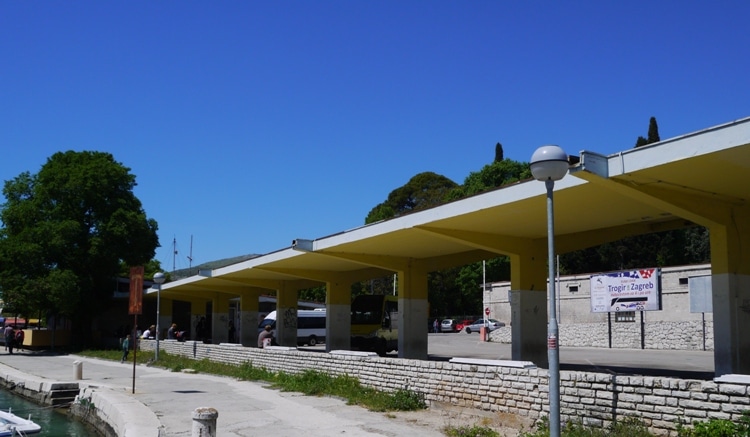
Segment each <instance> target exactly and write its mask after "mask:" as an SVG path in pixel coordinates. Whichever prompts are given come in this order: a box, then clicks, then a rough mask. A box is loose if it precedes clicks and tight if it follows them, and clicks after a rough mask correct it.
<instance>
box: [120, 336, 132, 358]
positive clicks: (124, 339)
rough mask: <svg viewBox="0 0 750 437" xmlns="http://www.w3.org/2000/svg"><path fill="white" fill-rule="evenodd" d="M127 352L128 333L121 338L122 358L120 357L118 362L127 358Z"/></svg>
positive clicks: (128, 350)
mask: <svg viewBox="0 0 750 437" xmlns="http://www.w3.org/2000/svg"><path fill="white" fill-rule="evenodd" d="M128 352H130V334H128V335H126V336H125V338H123V339H122V359H120V363H124V362H125V360H127V359H128Z"/></svg>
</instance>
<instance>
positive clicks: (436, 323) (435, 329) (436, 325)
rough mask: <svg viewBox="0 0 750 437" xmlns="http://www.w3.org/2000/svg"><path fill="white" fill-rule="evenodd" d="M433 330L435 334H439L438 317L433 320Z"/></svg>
mask: <svg viewBox="0 0 750 437" xmlns="http://www.w3.org/2000/svg"><path fill="white" fill-rule="evenodd" d="M432 332H434V333H435V334H437V332H438V319H435V321H434V322H432Z"/></svg>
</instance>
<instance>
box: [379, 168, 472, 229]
mask: <svg viewBox="0 0 750 437" xmlns="http://www.w3.org/2000/svg"><path fill="white" fill-rule="evenodd" d="M457 186H458V185H457V184H456V183H455V182H453V181H452V180H450V179H448V178H447V177H445V176H442V175H439V174H437V173H433V172H424V173H419V174H417V175H416V176H414V177H412V178H411V179H409V182H407V183H406V184H405V185H404V186H402V187H399V188H396V189H395V190H393V191H391V192H390V194H388V199H387V200H386V201H385V202H383V203H381V204H378V205H377V206H375V207H374V208H373V209H372V210H370V212H369V214H367V217H366V218H365V224H367V223H374V222H376V221H379V220H385V219H389V218H392V217H397V216H400V215H403V214H408V213H410V212H414V211H420V210H423V209H427V208H432V207H433V206H438V205H441V204H443V203H445V199H446V196H447V195H448V193H449V192H450V190H452V189H453V188H455V187H457Z"/></svg>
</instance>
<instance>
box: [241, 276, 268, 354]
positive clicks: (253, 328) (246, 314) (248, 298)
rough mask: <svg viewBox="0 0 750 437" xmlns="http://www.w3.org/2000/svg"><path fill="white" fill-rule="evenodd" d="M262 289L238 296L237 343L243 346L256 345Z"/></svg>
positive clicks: (251, 290) (253, 289)
mask: <svg viewBox="0 0 750 437" xmlns="http://www.w3.org/2000/svg"><path fill="white" fill-rule="evenodd" d="M261 294H262V289H260V288H252V289H250V290H247V291H245V292H243V293H242V294H240V326H239V331H238V332H239V341H240V343H241V344H242V345H243V346H250V347H255V346H257V344H258V316H259V314H260V312H259V311H258V309H259V298H260V295H261Z"/></svg>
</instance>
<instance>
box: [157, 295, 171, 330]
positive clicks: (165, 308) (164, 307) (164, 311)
mask: <svg viewBox="0 0 750 437" xmlns="http://www.w3.org/2000/svg"><path fill="white" fill-rule="evenodd" d="M160 300H161V304H160V308H159V331H161V332H160V333H159V334H160V335H161V337H159V338H161V339H162V340H163V339H165V338H167V330H169V327H170V326H172V299H169V298H165V297H162V298H161V299H160Z"/></svg>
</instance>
